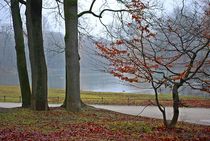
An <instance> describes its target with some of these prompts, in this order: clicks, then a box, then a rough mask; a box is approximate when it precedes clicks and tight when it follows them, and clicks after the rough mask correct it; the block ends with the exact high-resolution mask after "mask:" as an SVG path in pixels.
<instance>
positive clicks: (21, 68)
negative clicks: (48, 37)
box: [11, 0, 31, 108]
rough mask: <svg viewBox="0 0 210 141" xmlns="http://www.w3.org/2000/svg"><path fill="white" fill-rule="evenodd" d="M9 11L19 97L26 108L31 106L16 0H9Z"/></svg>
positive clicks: (20, 22) (17, 2) (20, 23)
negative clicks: (12, 30)
mask: <svg viewBox="0 0 210 141" xmlns="http://www.w3.org/2000/svg"><path fill="white" fill-rule="evenodd" d="M11 12H12V20H13V28H14V38H15V49H16V58H17V70H18V77H19V82H20V90H21V97H22V107H24V108H27V107H30V106H31V90H30V83H29V78H28V71H27V63H26V57H25V45H24V37H23V28H22V20H21V16H20V8H19V1H18V0H11Z"/></svg>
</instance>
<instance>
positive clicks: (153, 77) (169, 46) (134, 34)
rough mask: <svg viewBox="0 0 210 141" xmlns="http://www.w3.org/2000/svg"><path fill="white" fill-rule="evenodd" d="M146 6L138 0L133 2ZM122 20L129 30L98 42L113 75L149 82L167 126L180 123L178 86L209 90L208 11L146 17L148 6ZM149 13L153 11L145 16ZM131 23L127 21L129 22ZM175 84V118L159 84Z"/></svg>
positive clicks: (173, 95) (129, 80) (134, 81)
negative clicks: (163, 102) (168, 110)
mask: <svg viewBox="0 0 210 141" xmlns="http://www.w3.org/2000/svg"><path fill="white" fill-rule="evenodd" d="M136 5H139V6H140V5H144V4H143V3H141V2H139V1H138V2H137V1H135V2H134V4H133V5H132V6H136ZM142 7H143V8H142V12H140V13H136V12H133V13H131V19H132V21H131V22H127V21H123V20H122V18H121V23H123V25H124V26H123V27H122V28H121V31H124V32H123V33H122V34H120V35H119V36H118V37H119V39H117V40H115V41H114V42H113V43H112V44H109V45H106V44H104V43H101V42H98V43H97V44H96V47H97V48H98V50H99V54H100V55H101V56H102V57H105V58H106V59H107V60H108V61H109V62H110V64H109V67H108V69H107V71H108V72H110V73H111V74H112V75H114V76H116V77H118V78H120V79H121V80H124V81H128V82H130V83H140V82H143V83H145V82H147V83H150V84H151V86H152V88H153V89H154V92H155V96H156V103H157V106H158V108H159V110H160V111H161V112H162V114H163V121H164V125H165V126H166V127H168V128H173V127H175V125H176V123H177V120H178V117H179V106H180V104H181V101H180V99H179V89H180V88H181V87H183V85H184V84H185V85H187V86H188V87H191V88H192V89H198V90H201V91H205V92H208V93H210V73H209V71H210V70H209V66H210V63H209V60H210V48H209V43H210V38H209V31H207V32H206V29H207V28H206V25H209V24H206V21H209V20H206V19H208V18H209V17H208V16H207V14H205V13H204V12H198V11H194V13H191V12H190V13H188V12H186V11H184V7H182V8H181V9H179V13H177V15H175V17H171V18H170V17H169V18H155V16H154V15H152V16H151V17H152V19H150V20H147V19H146V17H145V15H144V14H143V13H145V10H146V9H147V8H146V7H144V6H142ZM146 16H148V15H146ZM126 22H127V23H126ZM125 24H126V25H127V26H126V25H125ZM163 87H166V88H170V89H172V91H171V93H172V99H173V117H172V119H171V120H167V117H166V111H165V107H164V106H163V105H161V103H160V102H159V99H158V94H159V90H160V88H163Z"/></svg>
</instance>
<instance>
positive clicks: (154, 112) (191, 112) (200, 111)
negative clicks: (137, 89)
mask: <svg viewBox="0 0 210 141" xmlns="http://www.w3.org/2000/svg"><path fill="white" fill-rule="evenodd" d="M20 106H21V104H20V103H0V107H3V108H13V107H20ZM56 106H60V104H50V107H56ZM91 106H94V107H96V108H101V109H107V110H111V111H115V112H119V113H124V114H130V115H139V116H145V117H152V118H158V119H162V114H161V112H160V111H159V110H158V108H157V107H156V106H148V107H146V108H145V107H144V106H126V105H125V106H122V105H91ZM144 108H145V109H144ZM143 109H144V110H143ZM166 111H167V119H171V117H172V111H173V110H172V108H171V107H167V108H166ZM179 121H184V122H189V123H195V124H202V125H209V126H210V108H180V116H179Z"/></svg>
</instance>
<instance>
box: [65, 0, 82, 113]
mask: <svg viewBox="0 0 210 141" xmlns="http://www.w3.org/2000/svg"><path fill="white" fill-rule="evenodd" d="M64 16H65V29H66V34H65V59H66V96H67V97H66V109H67V110H68V111H73V112H77V111H80V109H81V102H80V66H79V53H78V28H77V26H78V17H77V0H64Z"/></svg>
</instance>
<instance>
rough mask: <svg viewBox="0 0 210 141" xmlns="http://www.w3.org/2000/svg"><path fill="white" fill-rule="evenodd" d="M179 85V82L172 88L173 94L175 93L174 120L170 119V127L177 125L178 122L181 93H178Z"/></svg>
mask: <svg viewBox="0 0 210 141" xmlns="http://www.w3.org/2000/svg"><path fill="white" fill-rule="evenodd" d="M179 87H180V86H179V85H178V84H174V86H173V89H172V95H173V117H172V120H171V121H170V123H168V128H174V127H175V126H176V123H177V121H178V118H179V104H180V101H179V93H178V89H179Z"/></svg>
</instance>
